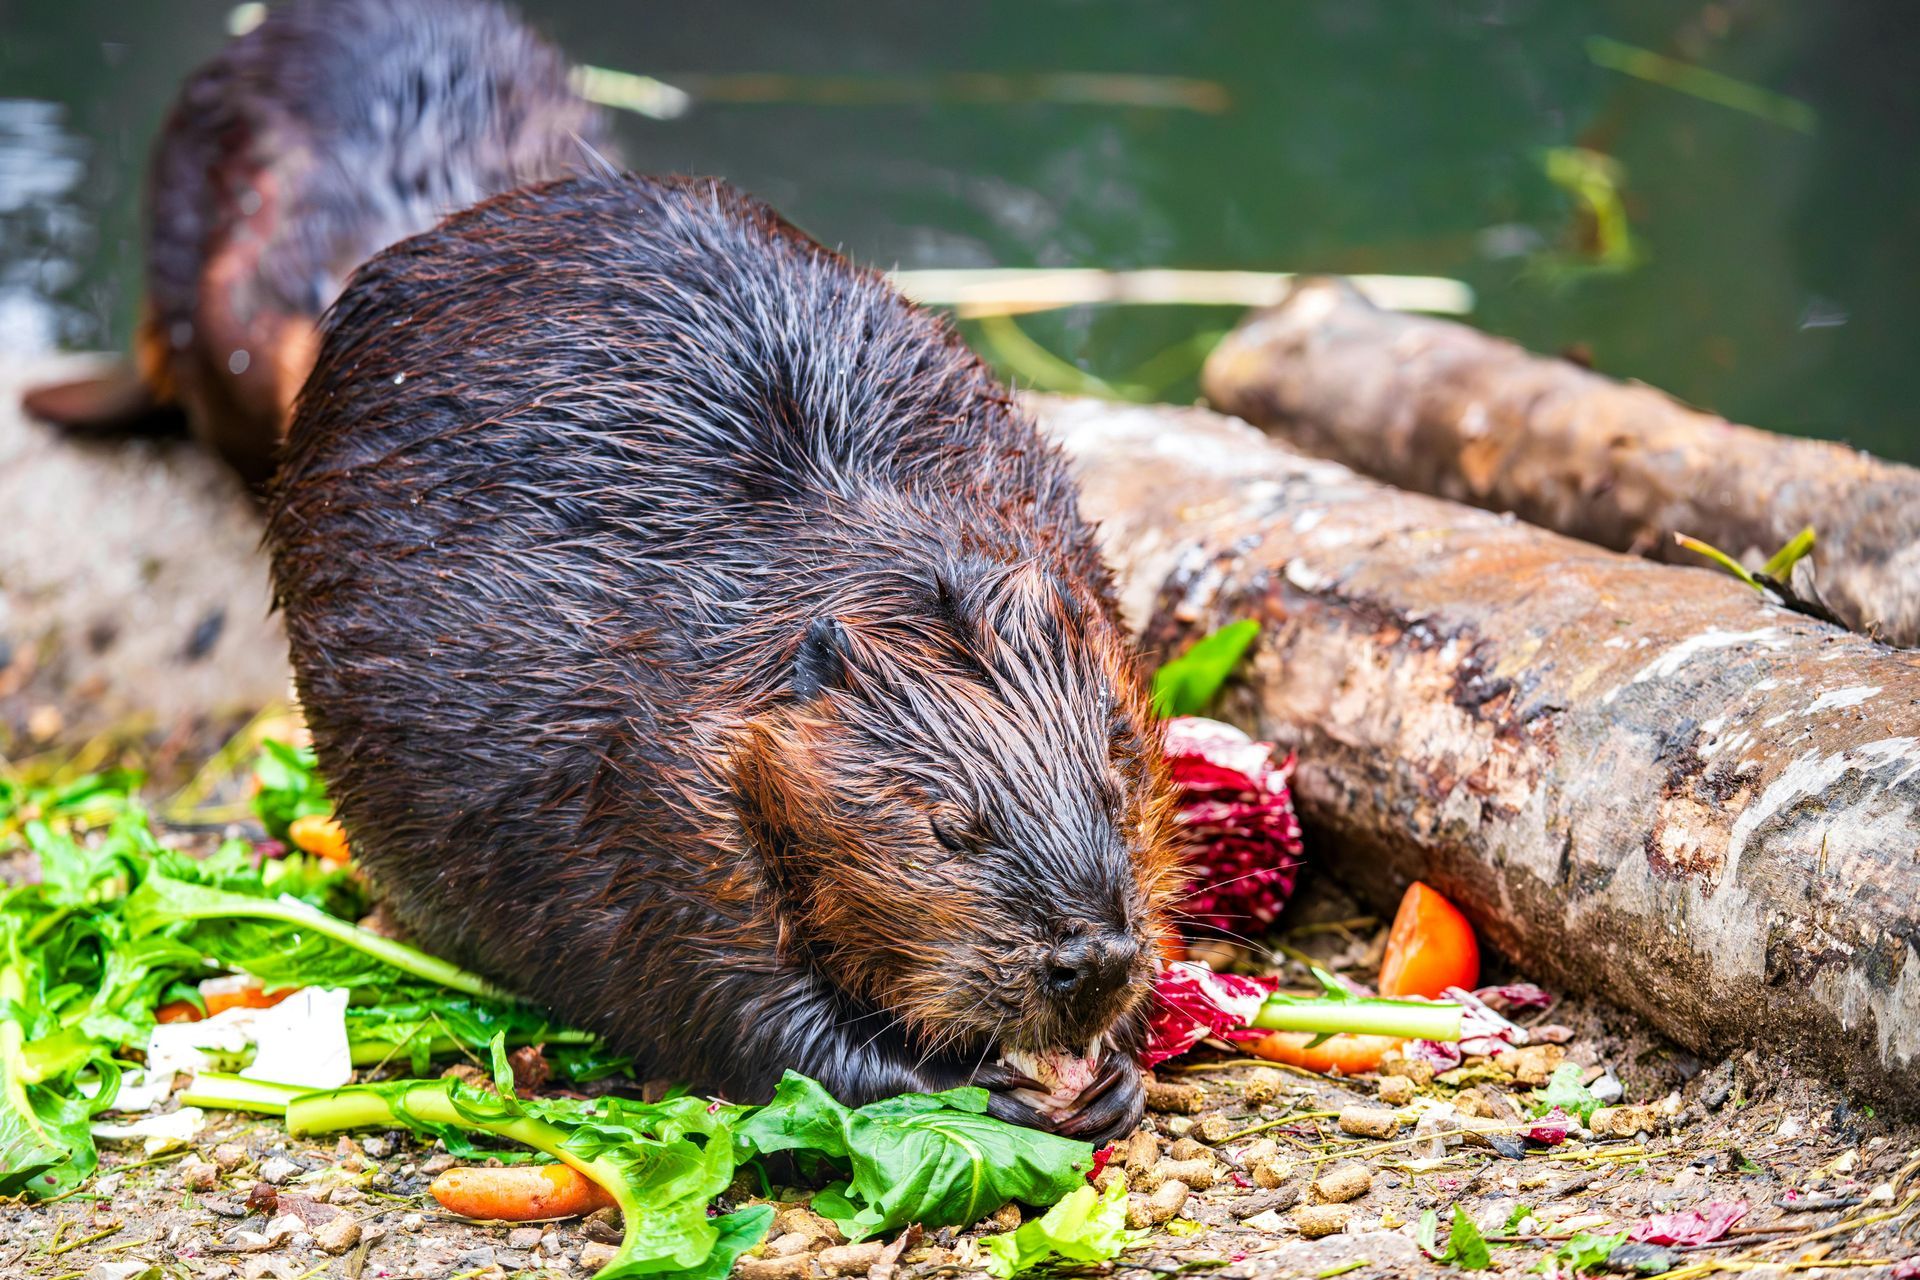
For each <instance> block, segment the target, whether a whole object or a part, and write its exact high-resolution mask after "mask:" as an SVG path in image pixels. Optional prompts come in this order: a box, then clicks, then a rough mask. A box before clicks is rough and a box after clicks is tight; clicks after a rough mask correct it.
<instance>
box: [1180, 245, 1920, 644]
mask: <svg viewBox="0 0 1920 1280" xmlns="http://www.w3.org/2000/svg"><path fill="white" fill-rule="evenodd" d="M1201 382H1202V386H1203V387H1204V388H1205V391H1206V394H1207V399H1208V400H1209V402H1211V403H1212V404H1213V405H1214V406H1215V407H1216V408H1219V409H1221V410H1223V411H1225V412H1228V413H1232V414H1237V415H1239V416H1241V417H1243V418H1246V419H1248V420H1249V421H1251V422H1253V423H1255V424H1256V425H1258V426H1260V427H1262V428H1263V429H1265V430H1267V431H1269V432H1272V433H1273V434H1274V435H1276V436H1278V437H1280V438H1282V439H1284V440H1286V441H1287V442H1288V443H1290V444H1293V445H1294V446H1296V447H1298V448H1300V449H1303V450H1305V451H1307V452H1309V453H1314V454H1318V455H1320V456H1322V457H1327V458H1332V459H1334V460H1336V461H1339V462H1344V463H1346V464H1347V465H1348V466H1351V467H1354V468H1355V469H1357V470H1360V471H1362V472H1365V473H1366V474H1368V475H1371V476H1374V477H1375V478H1377V479H1381V480H1385V481H1387V482H1388V483H1390V484H1395V485H1399V486H1400V487H1402V488H1406V489H1415V490H1418V491H1419V492H1422V493H1431V494H1437V495H1439V496H1441V497H1445V498H1452V499H1455V500H1456V501H1460V502H1468V503H1472V504H1473V505H1474V506H1479V507H1486V508H1488V509H1490V510H1494V511H1511V512H1513V513H1515V514H1516V515H1518V516H1520V517H1521V518H1522V519H1524V520H1528V521H1531V522H1532V523H1534V524H1537V525H1540V526H1542V527H1544V528H1548V529H1553V530H1556V531H1558V532H1560V533H1564V534H1568V535H1570V536H1572V537H1576V538H1582V539H1585V540H1586V541H1588V542H1594V543H1598V544H1600V545H1601V546H1606V547H1612V548H1614V549H1615V550H1619V551H1632V552H1635V553H1637V554H1641V555H1648V556H1652V557H1653V558H1655V559H1658V560H1667V561H1671V562H1675V563H1681V564H1693V563H1698V562H1699V561H1698V557H1696V556H1695V555H1694V554H1693V553H1692V552H1689V551H1687V550H1685V549H1684V548H1681V547H1679V546H1677V545H1676V544H1675V543H1674V540H1673V535H1674V534H1675V533H1684V534H1690V535H1692V536H1693V537H1696V538H1700V539H1704V540H1705V541H1707V542H1709V543H1711V544H1713V545H1714V546H1717V547H1719V548H1721V549H1722V550H1724V551H1726V552H1728V553H1729V554H1731V555H1733V556H1734V557H1735V558H1736V559H1742V560H1744V561H1746V562H1747V563H1748V565H1749V567H1754V566H1757V565H1759V564H1760V563H1762V562H1763V561H1764V560H1765V559H1766V558H1767V557H1768V556H1769V555H1771V554H1772V553H1773V552H1774V551H1776V550H1777V549H1779V548H1780V547H1781V546H1782V545H1783V544H1785V543H1786V542H1787V540H1788V539H1790V538H1792V537H1793V536H1794V535H1795V534H1796V533H1798V532H1799V531H1800V530H1801V529H1803V528H1805V527H1806V526H1808V525H1811V526H1813V527H1814V529H1815V530H1816V531H1817V533H1818V539H1819V540H1818V545H1817V546H1816V548H1815V550H1814V552H1813V555H1812V557H1811V558H1810V560H1809V561H1807V562H1805V563H1804V565H1803V567H1802V569H1801V570H1799V572H1798V574H1797V576H1796V581H1795V588H1796V591H1798V592H1799V593H1800V594H1803V595H1808V596H1811V597H1812V598H1814V599H1816V600H1818V601H1819V602H1820V603H1822V604H1824V605H1825V606H1826V607H1827V608H1828V609H1831V610H1832V611H1833V612H1834V613H1835V614H1836V615H1837V616H1838V617H1839V618H1840V619H1841V620H1842V621H1843V622H1845V623H1847V625H1849V626H1851V627H1853V628H1854V629H1855V630H1858V631H1861V632H1864V633H1867V634H1871V635H1877V636H1879V637H1880V638H1882V639H1885V640H1888V641H1890V642H1891V643H1894V644H1900V645H1916V644H1920V469H1916V468H1914V467H1908V466H1901V465H1899V464H1897V463H1889V462H1883V461H1880V460H1879V459H1876V458H1873V457H1871V456H1869V455H1867V454H1865V453H1861V452H1859V451H1858V450H1854V449H1850V448H1847V447H1845V446H1842V445H1838V444H1831V443H1828V442H1825V441H1817V440H1797V439H1792V438H1790V437H1786V436H1779V435H1774V434H1772V433H1770V432H1766V431H1759V430H1755V429H1754V428H1752V427H1742V426H1735V425H1734V424H1732V423H1729V422H1727V421H1726V420H1725V419H1723V418H1719V417H1716V416H1714V415H1713V414H1710V413H1703V412H1700V411H1699V410H1697V409H1692V408H1689V407H1687V406H1686V405H1683V404H1680V403H1678V402H1676V401H1675V400H1673V399H1671V398H1670V397H1668V396H1666V395H1664V394H1662V393H1661V392H1659V391H1656V390H1654V389H1653V388H1651V387H1647V386H1644V385H1640V384H1636V383H1622V382H1616V381H1614V380H1613V379H1610V378H1605V377H1602V376H1600V375H1599V374H1596V373H1592V372H1590V371H1588V370H1587V369H1584V368H1582V367H1580V366H1578V365H1576V364H1573V363H1571V362H1568V361H1565V360H1556V359H1548V358H1544V357H1540V356H1535V355H1531V354H1529V353H1527V352H1526V351H1524V350H1522V349H1521V348H1519V347H1517V346H1515V345H1514V344H1513V343H1510V342H1506V341H1503V340H1501V339H1498V338H1493V337H1489V336H1488V335H1486V334H1484V333H1481V332H1479V331H1478V330H1475V329H1471V328H1468V327H1467V326H1465V325H1461V324H1456V323H1453V322H1449V321H1445V320H1434V319H1429V318H1426V317H1421V316H1412V315H1404V314H1400V313H1397V312H1390V311H1382V310H1379V309H1377V308H1375V307H1374V306H1372V305H1371V304H1370V303H1368V302H1367V301H1366V300H1365V299H1364V298H1362V297H1361V296H1360V295H1358V294H1357V293H1355V292H1354V291H1353V290H1351V289H1349V288H1347V287H1345V286H1344V285H1343V284H1342V283H1341V282H1339V281H1334V280H1326V279H1321V280H1314V281H1308V282H1303V283H1302V284H1301V285H1299V286H1298V287H1296V288H1295V289H1294V291H1293V292H1292V293H1291V294H1290V295H1289V296H1288V297H1287V298H1286V299H1285V300H1283V301H1282V302H1281V303H1280V304H1279V305H1278V306H1276V307H1274V308H1272V309H1271V310H1268V311H1263V312H1258V313H1256V314H1254V315H1252V316H1250V317H1249V318H1248V319H1247V320H1246V321H1245V322H1244V323H1243V324H1242V325H1241V326H1240V327H1239V328H1238V329H1237V330H1235V331H1234V332H1233V333H1232V334H1230V335H1229V336H1228V337H1227V338H1226V339H1225V340H1224V341H1223V342H1222V343H1221V344H1220V345H1219V347H1218V348H1216V350H1215V351H1214V353H1213V355H1212V357H1211V358H1210V359H1209V361H1208V362H1207V366H1206V369H1205V372H1204V373H1203V375H1202V378H1201Z"/></svg>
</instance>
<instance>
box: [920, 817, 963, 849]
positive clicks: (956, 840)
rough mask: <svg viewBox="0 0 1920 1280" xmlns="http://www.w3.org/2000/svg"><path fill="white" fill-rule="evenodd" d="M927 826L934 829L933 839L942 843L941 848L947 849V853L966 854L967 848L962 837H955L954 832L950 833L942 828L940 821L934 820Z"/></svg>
mask: <svg viewBox="0 0 1920 1280" xmlns="http://www.w3.org/2000/svg"><path fill="white" fill-rule="evenodd" d="M927 825H928V826H929V827H931V828H932V829H933V838H934V839H935V840H938V841H939V842H940V847H941V848H943V849H945V850H946V851H947V852H949V853H965V852H966V851H967V846H966V844H965V842H964V841H962V840H961V839H960V837H959V836H957V835H955V834H954V833H953V832H952V831H949V830H948V829H947V828H946V827H943V826H941V825H940V821H939V819H937V818H935V819H932V820H930V821H929V822H928V823H927Z"/></svg>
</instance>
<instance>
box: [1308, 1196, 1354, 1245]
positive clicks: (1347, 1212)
mask: <svg viewBox="0 0 1920 1280" xmlns="http://www.w3.org/2000/svg"><path fill="white" fill-rule="evenodd" d="M1351 1221H1353V1206H1352V1205H1350V1204H1310V1205H1306V1206H1304V1207H1302V1208H1299V1209H1295V1210H1294V1211H1293V1225H1294V1226H1296V1227H1298V1228H1299V1229H1300V1234H1301V1235H1303V1236H1305V1237H1306V1238H1307V1239H1309V1240H1318V1239H1320V1237H1322V1236H1330V1235H1336V1234H1338V1233H1339V1232H1342V1231H1345V1230H1346V1229H1347V1224H1348V1223H1349V1222H1351Z"/></svg>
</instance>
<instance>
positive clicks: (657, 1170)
mask: <svg viewBox="0 0 1920 1280" xmlns="http://www.w3.org/2000/svg"><path fill="white" fill-rule="evenodd" d="M493 1070H494V1080H495V1083H496V1086H497V1088H498V1092H493V1091H490V1090H487V1089H482V1088H478V1087H476V1086H474V1085H471V1084H467V1083H465V1082H464V1081H460V1080H453V1079H439V1080H403V1081H394V1082H391V1083H387V1084H374V1085H353V1086H349V1087H347V1088H344V1089H333V1090H328V1091H325V1092H317V1093H315V1092H303V1091H301V1090H297V1089H292V1088H286V1087H283V1086H276V1085H261V1084H260V1083H258V1082H256V1081H251V1080H243V1079H241V1078H239V1077H237V1076H223V1075H216V1074H212V1073H208V1074H203V1075H201V1076H200V1077H199V1078H198V1079H197V1080H196V1081H195V1082H194V1085H193V1087H192V1088H191V1089H190V1090H189V1091H188V1092H187V1094H186V1095H185V1098H184V1100H185V1101H186V1102H189V1103H191V1104H193V1105H195V1106H206V1107H229V1108H236V1109H244V1110H254V1111H268V1112H272V1111H276V1110H278V1111H281V1112H283V1113H284V1115H285V1116H286V1122H287V1129H288V1131H289V1132H291V1133H294V1134H310V1133H331V1132H334V1131H336V1130H342V1129H362V1128H381V1127H388V1126H393V1125H404V1126H406V1127H408V1128H410V1129H413V1130H414V1131H415V1132H417V1133H420V1134H423V1135H426V1136H429V1137H436V1138H440V1139H442V1140H444V1141H446V1142H447V1143H448V1146H449V1147H450V1148H453V1149H458V1147H459V1144H462V1143H467V1142H469V1141H470V1140H471V1138H472V1137H473V1136H474V1135H476V1134H479V1135H490V1136H491V1137H494V1138H498V1139H505V1140H507V1141H511V1142H516V1143H519V1144H522V1145H524V1146H529V1147H532V1148H534V1149H535V1150H536V1151H539V1152H543V1153H544V1154H546V1155H548V1156H551V1157H553V1158H554V1159H557V1160H564V1161H565V1162H566V1163H568V1164H570V1165H572V1166H573V1167H574V1168H576V1169H578V1170H579V1171H580V1172H581V1173H582V1174H584V1175H586V1176H587V1177H589V1178H591V1179H593V1180H594V1181H595V1182H597V1183H599V1184H600V1185H601V1186H602V1187H605V1188H606V1189H607V1191H608V1192H609V1193H610V1194H611V1195H612V1196H613V1197H614V1199H615V1200H616V1201H617V1202H618V1203H619V1206H620V1210H621V1214H622V1216H623V1218H624V1219H625V1222H626V1224H627V1226H626V1237H625V1239H624V1240H623V1241H622V1242H621V1246H620V1251H619V1253H618V1254H616V1255H615V1257H614V1260H613V1261H612V1262H611V1263H609V1264H608V1266H607V1268H606V1269H603V1270H602V1271H601V1272H600V1273H599V1274H600V1277H601V1280H623V1278H625V1277H632V1276H641V1275H656V1274H662V1273H666V1272H673V1273H675V1274H680V1273H686V1274H691V1275H696V1276H702V1277H705V1276H708V1275H713V1276H716V1277H717V1276H723V1275H724V1274H725V1273H726V1271H727V1269H728V1268H730V1267H731V1266H732V1262H733V1258H734V1257H737V1256H738V1254H739V1252H740V1251H741V1250H743V1249H746V1248H750V1247H751V1246H752V1245H753V1244H754V1243H756V1242H757V1241H758V1240H759V1239H760V1237H761V1236H762V1235H764V1234H765V1232H766V1229H767V1225H768V1223H769V1222H770V1221H771V1219H772V1211H771V1210H770V1209H767V1208H766V1207H765V1206H761V1207H758V1208H748V1209H742V1210H739V1211H737V1212H736V1213H733V1214H730V1215H727V1216H726V1217H722V1218H709V1217H707V1206H708V1204H709V1203H710V1202H711V1201H712V1200H713V1198H714V1197H715V1196H716V1195H718V1194H719V1193H720V1192H721V1191H723V1190H725V1188H726V1187H727V1185H728V1184H729V1183H730V1182H731V1181H732V1180H733V1176H734V1173H735V1171H736V1169H738V1168H739V1167H740V1165H742V1164H744V1163H746V1162H747V1161H750V1160H753V1159H755V1158H757V1157H759V1156H762V1155H769V1154H772V1153H774V1152H781V1151H784V1152H791V1153H793V1154H794V1155H795V1156H797V1157H803V1158H805V1159H807V1160H810V1161H813V1162H815V1163H817V1164H818V1165H820V1166H821V1167H823V1168H826V1169H830V1170H833V1171H836V1172H837V1173H838V1174H839V1175H840V1176H841V1179H842V1180H840V1181H836V1182H835V1183H833V1184H832V1185H831V1186H829V1187H827V1188H826V1189H824V1190H822V1191H820V1192H819V1193H818V1194H816V1195H815V1196H814V1199H813V1206H814V1208H815V1209H816V1210H817V1211H819V1212H821V1213H822V1214H824V1215H825V1216H827V1217H828V1218H830V1219H832V1220H833V1221H834V1222H835V1223H836V1225H838V1226H839V1227H840V1228H841V1230H842V1231H844V1232H845V1233H846V1234H847V1236H848V1238H849V1239H852V1240H859V1239H863V1238H865V1237H866V1236H870V1235H874V1234H878V1233H880V1232H883V1231H891V1230H894V1229H896V1228H898V1227H902V1226H905V1225H906V1224H907V1223H909V1222H919V1223H923V1224H925V1225H927V1226H929V1227H936V1226H970V1225H971V1224H973V1223H974V1222H976V1221H978V1220H979V1219H981V1218H983V1217H985V1216H986V1215H987V1214H990V1213H992V1212H993V1211H994V1210H996V1209H998V1208H1000V1206H1001V1205H1003V1204H1005V1203H1007V1202H1008V1201H1009V1200H1021V1201H1024V1202H1026V1203H1029V1204H1036V1205H1041V1204H1054V1203H1056V1202H1058V1201H1060V1200H1062V1199H1063V1198H1065V1197H1067V1196H1068V1195H1069V1194H1070V1193H1075V1192H1079V1191H1083V1190H1084V1191H1086V1192H1088V1193H1089V1199H1088V1201H1087V1203H1085V1204H1084V1206H1083V1207H1081V1208H1079V1209H1068V1210H1066V1211H1065V1212H1064V1213H1063V1214H1062V1215H1061V1216H1060V1217H1058V1218H1055V1219H1054V1220H1053V1223H1052V1225H1051V1226H1050V1227H1049V1228H1047V1229H1046V1233H1051V1235H1052V1236H1053V1237H1054V1238H1056V1239H1057V1240H1058V1241H1060V1242H1063V1243H1062V1247H1061V1248H1060V1249H1059V1250H1058V1251H1059V1252H1062V1253H1066V1254H1067V1256H1073V1257H1079V1256H1082V1254H1091V1253H1092V1252H1093V1251H1096V1250H1106V1249H1109V1248H1111V1249H1113V1250H1114V1251H1115V1252H1117V1249H1118V1245H1117V1244H1116V1243H1115V1241H1116V1239H1117V1237H1115V1236H1114V1232H1115V1231H1117V1230H1120V1229H1121V1227H1122V1226H1123V1225H1124V1219H1125V1214H1126V1208H1125V1202H1124V1192H1123V1193H1122V1196H1121V1199H1120V1201H1119V1208H1118V1210H1117V1212H1118V1214H1119V1217H1118V1218H1114V1217H1113V1215H1114V1214H1115V1212H1116V1210H1115V1209H1114V1207H1113V1204H1112V1203H1111V1202H1110V1201H1108V1200H1103V1201H1100V1202H1099V1203H1093V1202H1092V1200H1091V1193H1092V1188H1091V1187H1088V1186H1087V1185H1086V1172H1087V1170H1088V1168H1089V1167H1090V1166H1091V1164H1092V1154H1093V1152H1092V1148H1091V1147H1090V1146H1088V1145H1087V1144H1086V1143H1084V1142H1073V1141H1070V1140H1068V1139H1066V1138H1059V1137H1055V1136H1053V1135H1051V1134H1045V1133H1038V1132H1035V1131H1033V1130H1030V1129H1021V1128H1018V1127H1016V1126H1014V1125H1010V1124H1006V1123H1005V1122H1003V1121H999V1120H995V1119H993V1118H992V1117H991V1116H988V1115H985V1114H984V1112H985V1110H986V1101H987V1099H986V1092H985V1091H984V1090H981V1089H952V1090H948V1091H947V1092H945V1093H940V1094H908V1095H905V1096H902V1097H898V1098H890V1099H887V1100H885V1101H882V1102H875V1103H869V1104H868V1105H867V1106H864V1107H860V1108H857V1109H856V1108H849V1107H846V1106H844V1105H842V1104H841V1103H840V1102H839V1101H838V1100H837V1099H835V1098H834V1097H833V1095H832V1094H830V1093H828V1092H827V1091H826V1090H825V1089H824V1088H822V1087H821V1086H820V1085H819V1084H817V1083H815V1082H814V1081H812V1080H809V1079H807V1078H806V1077H804V1076H800V1075H795V1074H793V1073H791V1072H789V1073H788V1074H787V1076H786V1078H785V1079H784V1080H782V1081H781V1083H780V1087H779V1089H778V1090H777V1091H776V1093H775V1096H774V1099H773V1101H772V1102H770V1103H768V1104H767V1105H766V1106H764V1107H757V1108H753V1107H740V1106H734V1105H730V1104H726V1103H718V1102H714V1103H709V1102H706V1101H703V1100H701V1099H698V1098H693V1097H678V1098H670V1099H666V1100H664V1101H661V1102H654V1103H642V1102H632V1101H628V1100H627V1099H623V1098H616V1097H605V1098H596V1099H590V1100H589V1099H577V1098H538V1099H532V1100H522V1099H520V1098H517V1097H515V1096H514V1094H513V1071H512V1068H511V1066H510V1065H509V1064H508V1062H507V1057H506V1048H505V1044H504V1036H503V1035H501V1036H496V1037H495V1039H494V1044H493ZM1030 1225H1033V1226H1035V1227H1038V1226H1039V1223H1037V1222H1036V1223H1034V1224H1030ZM1041 1234H1045V1233H1041V1232H1036V1233H1034V1234H1032V1235H1029V1236H1028V1237H1027V1239H1028V1242H1029V1246H1030V1247H1039V1246H1038V1245H1037V1244H1036V1243H1035V1241H1036V1237H1037V1236H1038V1235H1041ZM1122 1243H1123V1242H1122ZM729 1250H731V1251H732V1252H731V1254H729V1253H728V1251H729ZM1070 1250H1079V1251H1081V1253H1071V1252H1069V1251H1070ZM1100 1256H1101V1257H1111V1256H1112V1253H1102V1254H1101V1255H1100ZM722 1262H724V1265H722Z"/></svg>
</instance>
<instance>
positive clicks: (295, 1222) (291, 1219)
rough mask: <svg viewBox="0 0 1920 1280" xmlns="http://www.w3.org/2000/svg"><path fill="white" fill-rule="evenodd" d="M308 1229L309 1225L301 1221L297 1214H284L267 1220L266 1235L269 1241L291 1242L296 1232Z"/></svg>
mask: <svg viewBox="0 0 1920 1280" xmlns="http://www.w3.org/2000/svg"><path fill="white" fill-rule="evenodd" d="M306 1229H307V1224H306V1223H304V1222H302V1221H300V1218H299V1216H298V1215H297V1214H291V1213H283V1214H281V1215H280V1216H278V1217H276V1218H270V1219H268V1220H267V1225H266V1229H265V1233H266V1237H267V1239H269V1240H290V1239H292V1238H293V1233H294V1232H296V1231H305V1230H306Z"/></svg>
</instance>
